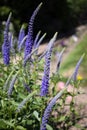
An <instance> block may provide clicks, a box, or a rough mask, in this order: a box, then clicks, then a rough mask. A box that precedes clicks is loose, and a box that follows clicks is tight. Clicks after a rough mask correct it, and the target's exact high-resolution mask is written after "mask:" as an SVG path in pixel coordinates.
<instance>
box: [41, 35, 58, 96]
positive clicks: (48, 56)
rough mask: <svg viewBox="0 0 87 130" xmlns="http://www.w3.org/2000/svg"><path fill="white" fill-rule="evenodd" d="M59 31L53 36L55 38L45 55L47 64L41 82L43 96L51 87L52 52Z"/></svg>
mask: <svg viewBox="0 0 87 130" xmlns="http://www.w3.org/2000/svg"><path fill="white" fill-rule="evenodd" d="M56 37H57V33H55V35H54V36H53V38H52V39H51V40H50V42H49V44H48V45H49V46H48V47H49V48H48V51H47V53H46V55H45V66H44V75H43V78H42V84H41V92H40V95H41V96H45V95H46V94H47V93H48V87H49V75H50V61H51V54H52V49H53V45H54V42H55V40H56Z"/></svg>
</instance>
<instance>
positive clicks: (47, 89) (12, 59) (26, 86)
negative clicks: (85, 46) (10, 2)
mask: <svg viewBox="0 0 87 130" xmlns="http://www.w3.org/2000/svg"><path fill="white" fill-rule="evenodd" d="M41 5H42V3H41V4H40V5H39V6H38V7H37V8H36V10H35V11H34V13H33V15H32V16H31V18H30V21H29V27H28V33H27V35H25V32H24V26H22V27H21V29H20V31H19V36H18V41H17V48H14V41H15V37H14V36H13V34H11V37H10V38H9V24H10V19H11V13H10V15H9V17H8V20H7V22H6V26H5V31H4V32H5V33H4V42H3V45H2V56H3V61H4V64H3V62H2V61H1V63H0V66H1V67H2V68H1V70H0V76H1V79H0V129H5V130H8V129H9V130H12V129H14V130H29V129H30V130H39V129H40V130H46V129H47V130H51V129H52V130H53V129H54V130H56V129H57V128H59V129H68V128H69V127H71V126H73V125H74V126H75V122H76V121H77V119H75V118H74V121H73V120H72V118H73V116H74V117H75V116H78V114H77V113H76V110H75V107H74V105H75V103H74V97H75V95H76V94H77V92H75V93H73V92H74V91H73V92H68V86H69V84H71V85H72V86H73V88H74V87H75V86H74V85H77V84H78V82H77V80H76V77H77V73H78V69H79V66H80V63H81V62H82V60H83V57H84V55H83V56H81V58H80V60H79V61H78V63H77V65H76V68H75V71H74V73H73V74H71V77H69V79H68V80H67V81H66V84H65V87H64V89H62V90H60V91H56V87H57V83H58V82H60V81H62V80H63V79H64V77H63V76H61V75H60V74H59V69H60V64H61V60H62V55H63V52H64V49H63V50H62V51H61V52H60V54H59V58H58V61H57V64H56V66H57V67H56V72H55V74H53V75H52V76H51V75H50V63H51V56H52V54H53V53H52V50H53V47H54V44H55V41H56V38H57V33H55V34H54V36H53V38H52V39H51V40H50V42H49V43H48V45H47V48H46V50H45V52H44V53H43V54H42V55H41V56H40V57H39V56H38V48H39V45H40V43H41V42H42V40H43V39H44V37H45V35H46V34H44V35H43V36H42V37H41V38H39V37H40V34H41V31H39V32H38V33H37V35H36V38H35V39H34V38H33V24H34V19H35V17H36V15H37V13H38V11H39V9H40V7H41ZM9 39H10V40H9ZM11 49H13V50H14V52H17V53H16V54H15V55H10V52H11ZM16 49H17V50H16ZM21 49H23V51H22V50H21ZM21 52H22V53H21ZM44 57H45V60H44ZM42 75H43V76H42ZM52 86H53V89H52ZM54 88H55V89H54ZM74 89H76V88H74ZM53 90H54V91H53ZM67 96H71V97H72V99H73V100H71V102H70V104H68V106H69V107H70V108H69V109H68V110H67V111H68V113H67V112H66V111H65V107H66V103H65V101H66V98H67ZM60 97H61V99H60V101H59V102H58V99H59V98H60ZM52 109H53V111H54V114H53V115H52ZM72 110H73V111H72ZM56 113H57V116H56V117H55V114H56Z"/></svg>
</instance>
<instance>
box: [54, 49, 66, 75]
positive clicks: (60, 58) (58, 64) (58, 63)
mask: <svg viewBox="0 0 87 130" xmlns="http://www.w3.org/2000/svg"><path fill="white" fill-rule="evenodd" d="M64 50H65V48H64V49H63V50H62V51H61V52H60V54H59V56H58V62H57V67H56V72H57V73H58V72H59V69H60V63H61V60H62V55H63V52H64Z"/></svg>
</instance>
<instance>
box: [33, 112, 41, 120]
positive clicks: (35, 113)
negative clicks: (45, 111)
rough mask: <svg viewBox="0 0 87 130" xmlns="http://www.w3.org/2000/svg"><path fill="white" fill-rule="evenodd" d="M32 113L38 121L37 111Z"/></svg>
mask: <svg viewBox="0 0 87 130" xmlns="http://www.w3.org/2000/svg"><path fill="white" fill-rule="evenodd" d="M33 115H34V116H35V117H36V119H37V120H38V121H40V118H39V116H38V115H39V113H38V112H37V111H34V112H33Z"/></svg>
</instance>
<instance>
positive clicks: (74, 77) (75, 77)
mask: <svg viewBox="0 0 87 130" xmlns="http://www.w3.org/2000/svg"><path fill="white" fill-rule="evenodd" d="M84 55H85V54H83V55H82V56H81V58H80V59H79V61H78V62H77V64H76V67H75V71H74V75H73V79H74V81H76V79H77V74H78V69H79V67H80V64H81V62H82V60H83V58H84Z"/></svg>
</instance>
